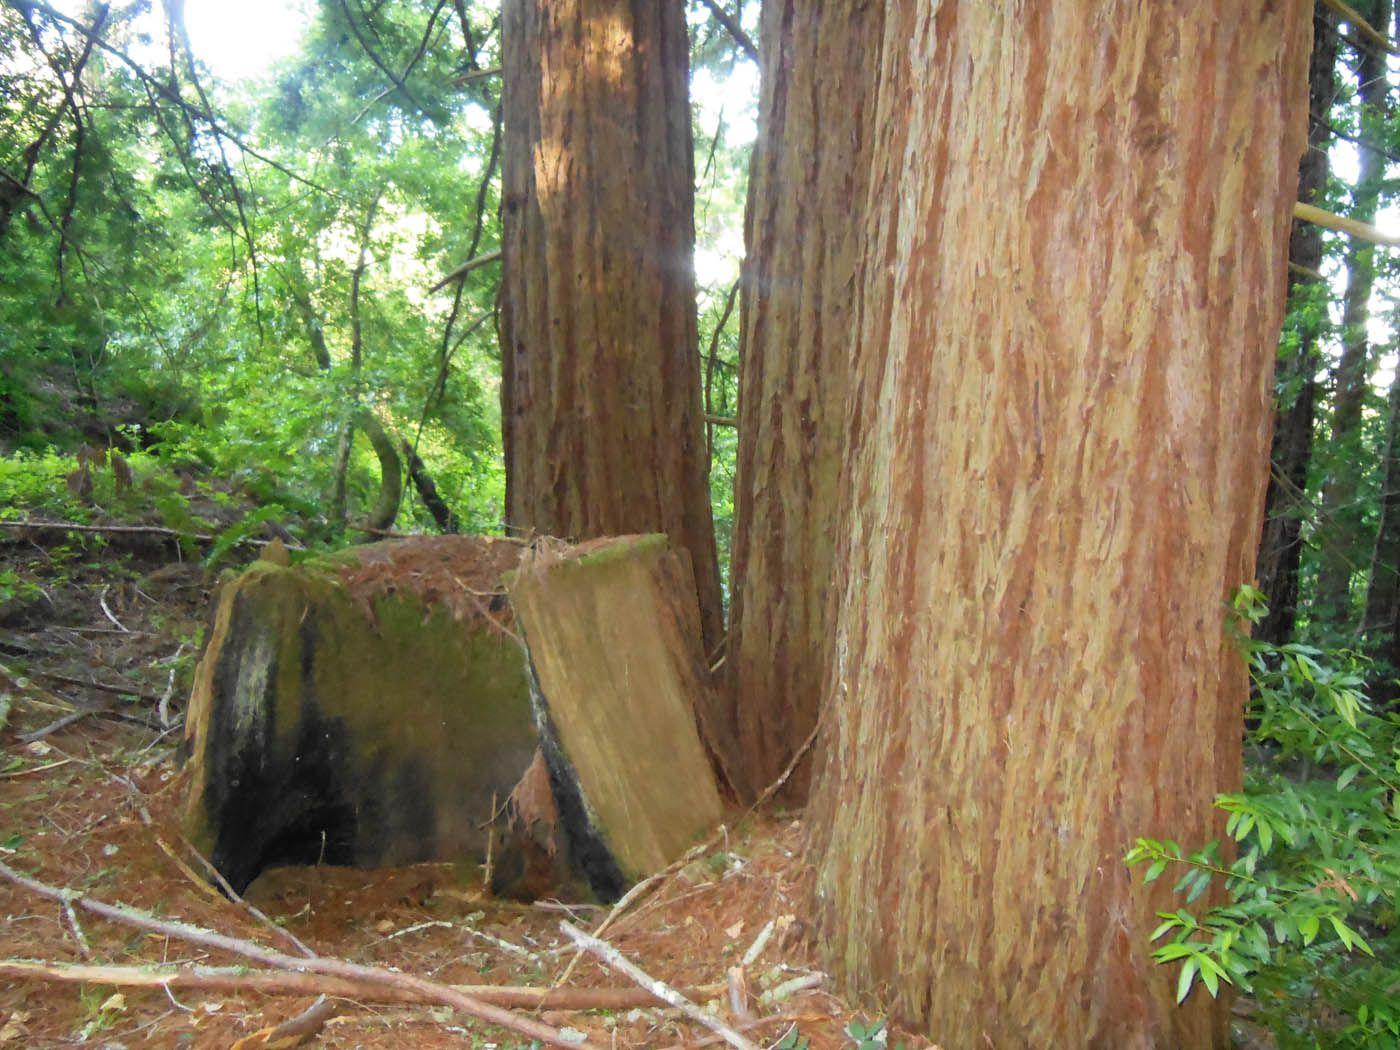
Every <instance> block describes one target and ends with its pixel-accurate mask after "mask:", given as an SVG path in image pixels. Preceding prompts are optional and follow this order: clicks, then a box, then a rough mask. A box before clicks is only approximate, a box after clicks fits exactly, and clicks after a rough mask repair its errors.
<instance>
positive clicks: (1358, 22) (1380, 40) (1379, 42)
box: [1322, 0, 1400, 55]
mask: <svg viewBox="0 0 1400 1050" xmlns="http://www.w3.org/2000/svg"><path fill="white" fill-rule="evenodd" d="M1322 2H1323V3H1324V4H1326V5H1327V6H1328V7H1330V8H1331V9H1332V10H1333V11H1336V12H1337V14H1339V15H1341V16H1342V20H1343V21H1345V22H1350V23H1351V24H1352V27H1353V28H1354V29H1355V30H1356V31H1357V32H1358V33H1360V34H1361V35H1362V36H1363V37H1365V38H1366V39H1367V40H1369V41H1370V42H1371V43H1372V44H1374V45H1375V46H1376V47H1379V48H1381V49H1382V50H1384V51H1388V52H1390V54H1392V55H1400V48H1397V47H1396V46H1395V45H1394V44H1393V43H1391V40H1390V38H1389V37H1388V36H1386V35H1385V34H1384V33H1382V32H1381V31H1380V30H1379V29H1377V28H1376V27H1375V26H1373V25H1372V24H1371V23H1370V22H1368V21H1366V19H1364V18H1362V17H1361V12H1359V11H1357V10H1356V8H1354V7H1352V6H1351V5H1350V4H1348V3H1346V2H1345V0H1322Z"/></svg>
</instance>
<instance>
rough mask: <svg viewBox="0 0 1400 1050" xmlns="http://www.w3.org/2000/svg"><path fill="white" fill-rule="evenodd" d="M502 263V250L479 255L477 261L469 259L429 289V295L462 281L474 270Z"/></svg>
mask: <svg viewBox="0 0 1400 1050" xmlns="http://www.w3.org/2000/svg"><path fill="white" fill-rule="evenodd" d="M500 261H501V251H500V249H497V250H496V251H494V252H487V253H486V254H485V255H478V256H477V257H476V258H475V259H468V260H467V261H466V262H464V263H462V265H461V266H458V267H457V268H456V269H455V270H453V271H452V272H451V273H449V274H448V275H447V276H446V277H444V278H443V279H442V280H440V281H438V283H437V284H435V285H433V286H432V287H431V288H429V289H428V294H429V295H432V294H433V293H434V292H436V291H440V290H441V289H443V288H446V287H447V286H448V285H449V284H451V283H452V282H453V281H460V280H461V279H462V278H463V277H465V276H466V275H467V274H469V273H471V272H472V271H473V270H478V269H480V268H481V267H483V266H489V265H490V264H491V263H493V262H500Z"/></svg>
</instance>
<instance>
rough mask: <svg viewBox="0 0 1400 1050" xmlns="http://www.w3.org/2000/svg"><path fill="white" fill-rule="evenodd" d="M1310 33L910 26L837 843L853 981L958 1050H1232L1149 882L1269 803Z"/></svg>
mask: <svg viewBox="0 0 1400 1050" xmlns="http://www.w3.org/2000/svg"><path fill="white" fill-rule="evenodd" d="M1310 12H1311V4H1309V3H1306V2H1305V0H1239V2H1237V3H1234V4H1231V5H1229V6H1228V8H1222V7H1221V6H1220V5H1219V4H1217V3H1208V2H1206V0H1182V2H1180V3H1176V4H1171V5H1142V4H1139V3H1136V2H1130V0H1107V2H1105V0H1053V2H1050V0H1013V2H1008V3H1004V4H987V3H983V2H980V0H961V2H958V0H942V2H940V0H902V2H897V3H892V4H889V5H887V6H886V23H885V31H884V37H883V47H882V55H881V65H880V74H879V78H878V83H877V88H876V90H877V92H878V95H877V98H878V102H877V115H876V119H875V123H874V126H875V128H876V131H875V134H876V140H875V144H874V146H873V153H872V174H871V179H872V181H871V191H870V202H871V207H870V210H869V215H868V217H867V224H866V232H865V239H866V243H865V244H864V246H863V249H862V260H863V261H862V267H861V273H860V277H859V279H858V281H857V284H856V293H857V295H858V296H859V299H858V302H859V308H858V315H857V319H856V323H855V332H856V333H857V335H856V338H855V366H854V367H855V372H854V376H855V386H854V388H853V390H854V392H853V405H854V408H855V411H854V413H853V417H852V427H851V438H852V443H853V444H852V452H851V456H850V459H849V463H848V468H847V473H846V475H845V480H844V482H843V487H844V488H846V489H847V490H848V491H849V501H848V502H849V506H850V507H851V508H852V510H851V514H850V517H849V521H848V522H847V523H846V529H847V535H848V539H847V540H846V541H844V542H845V544H846V545H847V546H846V547H845V549H844V551H843V553H841V554H839V555H838V566H839V568H838V572H839V576H838V581H837V584H836V586H837V588H838V597H839V605H838V609H839V613H838V618H837V634H836V639H835V642H834V652H833V656H832V676H831V680H830V685H829V687H828V688H827V690H826V696H827V704H828V705H829V706H828V709H827V711H826V713H825V715H824V717H825V718H827V719H828V720H827V721H826V722H825V729H824V731H823V736H822V747H821V754H820V755H819V758H818V769H817V774H816V780H815V785H814V792H813V807H812V817H811V820H810V823H811V826H812V829H813V836H814V842H813V846H814V850H813V854H812V855H813V859H814V862H815V865H816V904H817V909H816V910H817V926H818V931H819V935H820V939H821V941H822V943H823V947H824V951H825V955H826V960H827V964H828V966H829V967H830V969H831V971H832V972H833V973H834V974H835V975H836V976H837V978H838V980H839V982H840V984H841V985H842V986H843V987H844V989H845V990H846V991H847V992H850V993H853V994H856V995H859V996H865V997H879V998H883V999H884V1000H885V1002H884V1004H883V1005H884V1008H885V1009H886V1010H888V1011H889V1012H890V1013H891V1014H892V1015H893V1016H895V1017H896V1018H898V1019H900V1020H902V1021H904V1022H907V1023H910V1024H912V1025H916V1026H919V1027H921V1028H923V1029H925V1030H926V1031H928V1032H929V1034H930V1035H931V1036H932V1037H933V1038H934V1039H936V1040H937V1041H938V1042H939V1043H940V1044H941V1045H943V1046H945V1047H948V1048H949V1050H964V1048H972V1047H978V1048H981V1047H988V1046H995V1047H998V1048H1016V1047H1037V1048H1039V1047H1050V1046H1056V1047H1058V1046H1063V1047H1134V1048H1141V1047H1181V1046H1190V1047H1193V1048H1198V1047H1223V1046H1225V1045H1226V1041H1227V1033H1226V1019H1227V1015H1226V1012H1225V1009H1224V1005H1223V1004H1222V1003H1216V1002H1213V1001H1212V1000H1211V999H1210V998H1209V996H1207V995H1205V994H1204V993H1203V992H1202V991H1200V990H1199V989H1198V990H1197V991H1196V992H1194V993H1193V995H1192V996H1191V998H1190V999H1189V1000H1188V1001H1187V1004H1186V1006H1185V1007H1184V1008H1180V1009H1179V1008H1177V1007H1176V1006H1175V1005H1174V995H1173V990H1172V985H1173V984H1174V978H1175V973H1174V972H1172V971H1170V970H1168V969H1167V968H1165V967H1158V966H1156V965H1155V964H1154V963H1153V962H1152V960H1151V957H1150V945H1149V943H1148V936H1149V933H1150V931H1151V929H1152V925H1153V923H1154V921H1155V920H1154V912H1155V911H1156V910H1157V909H1159V908H1162V907H1164V906H1168V905H1170V904H1175V903H1176V902H1177V898H1176V897H1175V896H1174V895H1173V894H1172V893H1171V891H1170V882H1171V880H1170V879H1166V878H1164V879H1162V880H1159V882H1158V883H1154V884H1153V885H1152V886H1150V887H1143V886H1142V885H1141V883H1140V881H1139V880H1138V879H1137V878H1135V876H1134V875H1132V874H1131V873H1130V872H1128V871H1127V870H1126V869H1125V867H1124V865H1123V860H1122V858H1123V853H1124V851H1125V850H1126V849H1127V848H1128V847H1129V846H1131V844H1132V843H1133V841H1134V839H1135V838H1136V837H1137V836H1140V835H1146V836H1152V837H1156V838H1172V839H1175V840H1177V841H1179V842H1182V843H1198V842H1203V841H1204V840H1207V839H1210V838H1212V837H1216V836H1217V835H1219V834H1220V833H1221V832H1222V830H1223V827H1222V824H1223V822H1222V821H1221V820H1220V819H1219V818H1220V816H1221V814H1219V812H1218V811H1216V810H1214V809H1213V807H1212V802H1213V800H1214V798H1215V797H1216V795H1217V794H1219V793H1220V792H1223V791H1230V790H1237V789H1238V788H1239V785H1240V779H1241V733H1242V729H1243V725H1242V721H1243V719H1242V713H1243V706H1244V700H1245V695H1246V686H1247V681H1246V673H1245V667H1244V664H1243V661H1242V660H1241V658H1240V655H1239V653H1238V652H1237V651H1236V650H1235V648H1234V647H1233V646H1232V644H1231V643H1230V641H1229V640H1228V638H1227V635H1226V631H1225V623H1224V602H1225V601H1226V600H1227V599H1228V598H1229V596H1230V595H1231V593H1232V592H1233V591H1234V590H1235V589H1236V588H1237V587H1238V586H1239V585H1240V584H1242V583H1244V582H1246V581H1249V580H1251V579H1253V576H1254V558H1255V553H1256V549H1257V541H1258V537H1259V526H1260V519H1261V510H1262V507H1263V497H1264V485H1265V481H1266V476H1267V463H1268V458H1267V457H1268V450H1269V427H1270V421H1271V401H1272V398H1271V396H1270V395H1271V389H1270V388H1271V378H1272V374H1273V366H1274V355H1275V348H1276V343H1277V339H1278V333H1279V325H1280V321H1281V317H1282V311H1283V302H1284V291H1285V279H1284V267H1285V260H1286V259H1287V242H1288V234H1289V222H1290V210H1291V205H1292V202H1293V200H1294V194H1295V191H1296V189H1297V170H1298V161H1299V158H1300V157H1301V155H1302V151H1303V147H1304V145H1305V142H1306V126H1305V123H1304V119H1303V118H1304V112H1305V111H1304V106H1305V98H1306V90H1307V66H1308V54H1309V44H1310V25H1311V21H1310V17H1309V16H1310ZM1163 884H1165V885H1163ZM1202 903H1209V902H1208V901H1206V902H1202ZM1199 906H1200V905H1199V904H1198V907H1199Z"/></svg>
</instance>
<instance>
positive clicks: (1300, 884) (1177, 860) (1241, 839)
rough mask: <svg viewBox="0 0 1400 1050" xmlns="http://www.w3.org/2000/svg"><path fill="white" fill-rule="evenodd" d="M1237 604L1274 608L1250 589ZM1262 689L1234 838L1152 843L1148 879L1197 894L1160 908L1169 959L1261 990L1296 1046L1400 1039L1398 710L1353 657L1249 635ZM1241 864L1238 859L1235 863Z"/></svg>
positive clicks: (1252, 609) (1182, 977) (1210, 983)
mask: <svg viewBox="0 0 1400 1050" xmlns="http://www.w3.org/2000/svg"><path fill="white" fill-rule="evenodd" d="M1236 611H1237V612H1238V613H1239V614H1240V615H1241V616H1244V617H1245V618H1247V619H1249V620H1252V621H1255V622H1257V621H1258V620H1260V619H1262V617H1263V615H1264V612H1265V610H1264V608H1263V604H1262V601H1261V599H1260V596H1259V594H1258V592H1257V591H1254V590H1252V589H1250V588H1245V589H1244V590H1243V591H1242V592H1241V594H1240V596H1239V598H1238V599H1237V602H1236ZM1243 644H1244V646H1245V649H1246V655H1247V658H1248V660H1249V666H1250V671H1251V675H1252V679H1253V683H1254V690H1253V697H1252V700H1251V704H1250V710H1249V725H1250V753H1251V759H1252V761H1251V762H1250V764H1249V767H1248V770H1247V775H1246V781H1245V790H1244V791H1243V792H1242V793H1240V794H1237V795H1226V796H1222V797H1221V798H1220V799H1219V800H1218V801H1217V803H1216V804H1217V805H1218V806H1219V807H1220V808H1221V809H1222V810H1224V811H1225V812H1226V813H1228V814H1229V816H1228V818H1227V820H1226V825H1225V828H1226V832H1227V834H1228V835H1229V847H1228V849H1226V848H1223V847H1222V846H1221V844H1220V843H1218V842H1212V843H1210V844H1209V845H1207V846H1206V847H1204V848H1203V849H1200V850H1197V851H1195V852H1192V853H1185V852H1184V851H1183V850H1182V848H1181V847H1180V846H1178V845H1177V844H1176V843H1174V842H1170V841H1156V840H1151V839H1139V840H1138V842H1137V844H1136V846H1134V848H1133V849H1132V850H1131V851H1129V854H1128V857H1127V860H1128V863H1129V864H1132V865H1145V866H1146V867H1145V872H1144V875H1143V878H1144V881H1146V882H1152V881H1154V880H1156V879H1157V878H1159V877H1161V876H1162V875H1163V874H1166V873H1168V872H1170V873H1171V874H1172V875H1173V876H1174V877H1175V878H1176V884H1175V888H1176V889H1177V890H1178V891H1179V892H1181V893H1183V894H1184V895H1185V903H1186V904H1188V905H1189V904H1191V903H1193V902H1196V901H1198V900H1199V899H1200V898H1202V896H1203V895H1205V894H1206V893H1207V891H1210V890H1214V891H1215V895H1214V896H1212V897H1211V898H1209V899H1211V900H1221V899H1223V903H1219V904H1215V905H1214V906H1210V907H1206V908H1205V909H1204V911H1202V912H1200V914H1199V915H1198V914H1197V913H1195V912H1193V911H1190V910H1188V909H1186V908H1181V909H1178V910H1176V911H1171V912H1164V913H1162V914H1161V916H1160V917H1161V919H1162V922H1161V925H1160V926H1158V927H1157V929H1156V930H1155V931H1154V933H1153V935H1152V940H1153V941H1154V942H1160V944H1159V947H1158V948H1157V949H1156V951H1155V958H1156V959H1157V960H1158V961H1159V962H1161V963H1167V964H1176V965H1179V967H1180V970H1179V975H1178V983H1177V992H1178V998H1179V999H1184V998H1185V997H1186V996H1187V995H1189V994H1190V993H1191V991H1192V989H1193V987H1194V986H1195V984H1196V982H1197V981H1199V982H1200V984H1201V985H1202V986H1204V988H1205V990H1206V991H1207V992H1208V993H1209V994H1211V995H1215V994H1217V993H1218V992H1219V989H1220V985H1221V984H1223V983H1224V984H1233V985H1235V986H1237V987H1238V988H1240V989H1242V990H1244V991H1246V992H1249V993H1251V994H1252V995H1253V996H1254V998H1255V1000H1256V1002H1257V1003H1258V1005H1259V1010H1260V1017H1261V1019H1262V1020H1264V1021H1265V1022H1266V1023H1268V1024H1269V1026H1270V1027H1271V1028H1272V1029H1273V1031H1274V1034H1275V1036H1276V1038H1277V1039H1278V1041H1279V1045H1280V1046H1281V1047H1283V1048H1285V1050H1288V1048H1294V1047H1298V1048H1302V1047H1348V1048H1350V1047H1357V1048H1362V1047H1365V1048H1379V1047H1394V1046H1396V1045H1397V1043H1400V715H1397V713H1396V712H1395V711H1393V710H1385V711H1378V710H1376V709H1375V708H1374V707H1373V705H1372V704H1371V703H1369V702H1368V701H1367V700H1366V698H1365V696H1364V694H1363V692H1362V690H1363V685H1364V682H1365V681H1366V671H1367V665H1366V662H1365V661H1364V659H1363V658H1362V657H1360V656H1358V655H1357V654H1356V653H1354V652H1350V651H1346V650H1336V651H1332V652H1322V651H1320V650H1318V649H1315V648H1312V647H1310V646H1304V645H1296V644H1294V645H1284V646H1273V645H1268V644H1265V643H1262V642H1256V641H1251V640H1248V639H1244V640H1243ZM1227 858H1233V859H1227Z"/></svg>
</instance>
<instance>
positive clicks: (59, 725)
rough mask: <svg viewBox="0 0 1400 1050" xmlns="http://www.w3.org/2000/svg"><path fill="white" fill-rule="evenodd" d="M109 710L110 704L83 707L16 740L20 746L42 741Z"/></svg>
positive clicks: (23, 734) (21, 735)
mask: <svg viewBox="0 0 1400 1050" xmlns="http://www.w3.org/2000/svg"><path fill="white" fill-rule="evenodd" d="M111 709H112V705H111V704H110V703H105V704H97V705H95V706H93V707H85V708H82V709H81V710H79V711H73V712H72V713H70V714H66V715H64V716H63V717H62V718H58V719H55V720H54V721H52V722H50V723H49V724H48V725H46V726H44V727H43V728H41V729H36V730H34V731H33V732H32V733H22V734H20V736H19V737H18V740H19V742H20V743H21V744H32V743H34V741H36V740H43V739H44V737H46V736H52V735H53V734H54V733H57V732H58V731H59V730H60V729H67V728H68V727H69V726H71V725H72V724H73V723H74V722H81V721H82V720H83V719H84V718H87V717H88V716H89V715H100V714H105V713H106V712H108V711H110V710H111Z"/></svg>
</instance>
